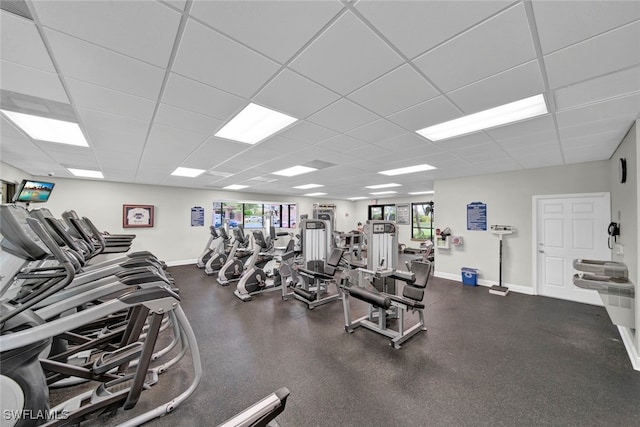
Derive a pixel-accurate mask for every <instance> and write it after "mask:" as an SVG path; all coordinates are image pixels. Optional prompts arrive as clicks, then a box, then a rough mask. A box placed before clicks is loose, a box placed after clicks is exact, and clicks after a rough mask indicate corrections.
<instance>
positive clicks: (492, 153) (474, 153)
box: [455, 143, 513, 166]
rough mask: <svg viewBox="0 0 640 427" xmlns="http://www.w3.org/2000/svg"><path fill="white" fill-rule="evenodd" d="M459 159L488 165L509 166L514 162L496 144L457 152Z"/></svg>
mask: <svg viewBox="0 0 640 427" xmlns="http://www.w3.org/2000/svg"><path fill="white" fill-rule="evenodd" d="M455 153H456V154H457V155H458V157H460V158H461V159H462V160H465V161H467V162H470V163H481V164H483V165H484V166H486V165H487V164H493V163H499V162H505V163H507V164H509V163H510V162H511V161H513V160H512V159H511V158H510V157H509V155H508V154H507V153H506V152H505V151H504V150H502V149H501V148H500V146H498V145H497V144H495V143H488V144H483V145H478V146H475V147H471V148H465V149H462V150H457V151H456V152H455Z"/></svg>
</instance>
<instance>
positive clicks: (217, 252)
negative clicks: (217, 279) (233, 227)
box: [204, 227, 231, 276]
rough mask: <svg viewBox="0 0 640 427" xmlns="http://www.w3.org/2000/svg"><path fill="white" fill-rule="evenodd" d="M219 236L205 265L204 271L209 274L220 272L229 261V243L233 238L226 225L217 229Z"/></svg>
mask: <svg viewBox="0 0 640 427" xmlns="http://www.w3.org/2000/svg"><path fill="white" fill-rule="evenodd" d="M217 236H218V237H217V239H216V240H215V241H214V250H213V252H212V253H211V254H210V255H209V259H208V260H207V262H206V264H205V266H204V272H205V274H206V275H207V276H213V275H214V274H216V273H218V271H220V269H221V268H222V267H224V265H225V264H226V263H227V252H228V251H227V245H228V243H229V240H231V239H230V238H229V235H228V234H227V230H225V229H224V227H220V228H219V229H218V230H217Z"/></svg>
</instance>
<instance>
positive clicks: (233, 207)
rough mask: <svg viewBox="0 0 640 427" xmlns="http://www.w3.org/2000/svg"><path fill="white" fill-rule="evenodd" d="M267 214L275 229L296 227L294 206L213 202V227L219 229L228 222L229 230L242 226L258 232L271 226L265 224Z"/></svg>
mask: <svg viewBox="0 0 640 427" xmlns="http://www.w3.org/2000/svg"><path fill="white" fill-rule="evenodd" d="M267 214H270V216H271V221H272V222H271V224H273V226H274V227H276V228H295V227H296V205H281V204H276V203H269V204H263V203H226V202H213V225H214V227H220V226H221V225H222V224H223V223H224V221H225V220H228V221H229V228H236V227H237V226H238V225H242V226H243V227H244V228H246V229H249V230H251V229H253V230H258V229H261V228H264V227H265V226H269V225H271V224H266V223H265V219H264V218H265V215H267Z"/></svg>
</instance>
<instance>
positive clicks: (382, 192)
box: [369, 191, 397, 196]
mask: <svg viewBox="0 0 640 427" xmlns="http://www.w3.org/2000/svg"><path fill="white" fill-rule="evenodd" d="M395 193H397V191H378V192H376V193H369V194H373V195H374V196H379V195H381V194H395Z"/></svg>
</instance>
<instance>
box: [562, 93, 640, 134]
mask: <svg viewBox="0 0 640 427" xmlns="http://www.w3.org/2000/svg"><path fill="white" fill-rule="evenodd" d="M638 111H640V93H636V94H632V95H627V96H623V97H620V98H614V99H610V100H607V101H603V102H599V103H597V104H591V105H587V106H584V107H580V108H574V109H571V110H567V111H562V112H559V113H557V114H556V118H557V121H558V127H560V128H563V127H567V126H574V125H576V124H581V123H589V122H593V121H599V120H605V119H609V118H614V117H618V118H625V117H628V118H629V125H631V122H632V121H633V120H635V118H636V116H637V114H638Z"/></svg>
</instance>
